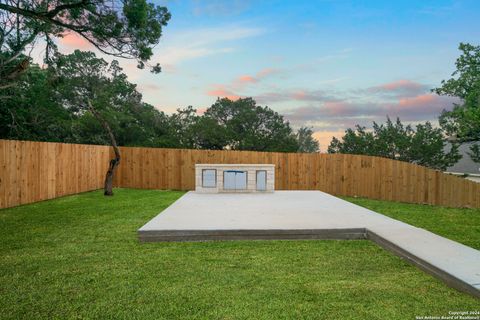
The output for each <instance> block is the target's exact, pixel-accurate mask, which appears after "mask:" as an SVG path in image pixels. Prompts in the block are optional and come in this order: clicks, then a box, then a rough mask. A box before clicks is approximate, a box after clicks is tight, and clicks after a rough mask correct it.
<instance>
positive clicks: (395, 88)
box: [367, 80, 429, 96]
mask: <svg viewBox="0 0 480 320" xmlns="http://www.w3.org/2000/svg"><path fill="white" fill-rule="evenodd" d="M428 88H429V87H428V86H427V85H425V84H421V83H418V82H415V81H411V80H397V81H393V82H388V83H384V84H381V85H378V86H375V87H371V88H368V89H367V91H368V92H370V93H379V94H386V95H409V96H414V95H418V94H420V93H425V92H428Z"/></svg>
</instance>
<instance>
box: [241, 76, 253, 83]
mask: <svg viewBox="0 0 480 320" xmlns="http://www.w3.org/2000/svg"><path fill="white" fill-rule="evenodd" d="M237 81H238V82H240V83H255V82H257V81H258V80H257V79H256V78H254V77H252V76H249V75H243V76H240V77H238V79H237Z"/></svg>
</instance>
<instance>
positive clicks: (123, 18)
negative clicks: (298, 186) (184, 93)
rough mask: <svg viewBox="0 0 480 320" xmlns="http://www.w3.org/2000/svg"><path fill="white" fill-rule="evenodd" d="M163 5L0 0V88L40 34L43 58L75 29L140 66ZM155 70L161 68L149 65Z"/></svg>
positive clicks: (162, 19)
mask: <svg viewBox="0 0 480 320" xmlns="http://www.w3.org/2000/svg"><path fill="white" fill-rule="evenodd" d="M169 19H170V13H169V12H168V10H167V8H165V7H162V6H156V5H154V4H152V3H149V2H147V1H146V0H76V1H73V0H37V1H30V0H5V1H2V2H0V49H1V54H0V80H2V81H1V82H0V88H1V87H6V86H10V85H11V84H12V83H15V81H17V80H18V78H19V76H20V75H21V74H22V73H23V72H24V71H25V70H26V69H27V68H28V64H29V62H30V61H29V59H26V58H25V57H24V56H22V54H23V52H24V51H25V50H26V48H27V46H30V45H32V44H34V42H35V41H36V40H37V39H39V38H43V39H44V40H45V43H46V50H45V53H46V57H45V60H46V62H48V63H50V62H51V59H52V58H53V57H54V55H55V53H57V46H56V44H55V42H54V41H53V39H54V38H62V37H64V36H65V35H67V34H68V33H75V34H77V35H78V36H80V37H81V38H83V39H85V40H87V41H88V42H89V43H91V44H92V45H93V46H94V47H95V48H97V49H98V50H100V51H101V52H102V53H104V54H108V55H112V56H115V57H120V58H127V59H136V60H137V61H138V67H139V68H143V67H144V66H145V64H146V63H147V62H148V61H149V60H150V59H151V57H152V55H153V50H152V49H153V47H154V46H155V45H156V44H157V43H158V41H159V39H160V37H161V35H162V28H163V27H164V26H166V25H167V22H168V21H169ZM152 71H154V72H159V71H160V67H159V66H158V64H157V65H155V66H153V67H152Z"/></svg>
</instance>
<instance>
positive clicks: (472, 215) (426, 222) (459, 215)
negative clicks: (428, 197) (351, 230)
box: [343, 197, 480, 250]
mask: <svg viewBox="0 0 480 320" xmlns="http://www.w3.org/2000/svg"><path fill="white" fill-rule="evenodd" d="M343 199H345V200H347V201H350V202H353V203H355V204H358V205H360V206H362V207H365V208H368V209H371V210H373V211H376V212H379V213H382V214H384V215H386V216H389V217H392V218H394V219H397V220H400V221H404V222H406V223H409V224H411V225H414V226H416V227H420V228H424V229H427V230H429V231H431V232H433V233H436V234H438V235H441V236H443V237H446V238H449V239H452V240H455V241H458V242H460V243H463V244H465V245H467V246H470V247H472V248H475V249H479V250H480V209H457V208H446V207H436V206H428V205H421V204H410V203H400V202H389V201H380V200H369V199H364V198H351V197H344V198H343Z"/></svg>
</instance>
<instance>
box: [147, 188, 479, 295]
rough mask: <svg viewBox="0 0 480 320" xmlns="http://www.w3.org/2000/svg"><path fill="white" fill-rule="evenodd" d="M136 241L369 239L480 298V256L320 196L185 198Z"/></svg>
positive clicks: (306, 193)
mask: <svg viewBox="0 0 480 320" xmlns="http://www.w3.org/2000/svg"><path fill="white" fill-rule="evenodd" d="M138 234H139V238H140V240H142V241H169V240H170V241H182V240H183V241H201V240H212V239H213V240H215V239H361V238H363V239H371V240H373V241H374V242H376V243H377V244H379V245H381V246H382V247H384V248H386V249H388V250H390V251H392V252H393V253H395V254H397V255H399V256H402V257H403V258H405V259H407V260H409V261H411V262H412V263H414V264H416V265H417V266H419V267H420V268H422V269H423V270H425V271H427V272H429V273H431V274H433V275H435V276H437V277H439V278H440V279H442V280H443V281H445V282H446V283H447V284H449V285H450V286H453V287H455V288H457V289H460V290H463V291H466V292H469V293H471V294H473V295H475V296H477V297H480V251H478V250H475V249H473V248H470V247H468V246H465V245H463V244H460V243H458V242H455V241H452V240H449V239H446V238H443V237H440V236H438V235H436V234H434V233H432V232H429V231H427V230H424V229H421V228H417V227H414V226H411V225H409V224H406V223H403V222H401V221H398V220H395V219H392V218H389V217H386V216H384V215H381V214H379V213H376V212H374V211H371V210H368V209H365V208H363V207H360V206H357V205H355V204H352V203H350V202H347V201H344V200H342V199H339V198H336V197H334V196H331V195H329V194H326V193H323V192H320V191H276V192H275V193H265V194H259V193H255V194H200V193H195V192H188V193H186V194H185V195H184V196H182V197H181V198H180V199H179V200H177V201H176V202H175V203H173V204H172V205H171V206H170V207H168V208H167V209H165V210H164V211H163V212H162V213H160V214H159V215H157V216H156V217H154V218H153V219H152V220H150V221H149V222H148V223H147V224H145V225H144V226H143V227H141V228H140V229H139V230H138Z"/></svg>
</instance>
